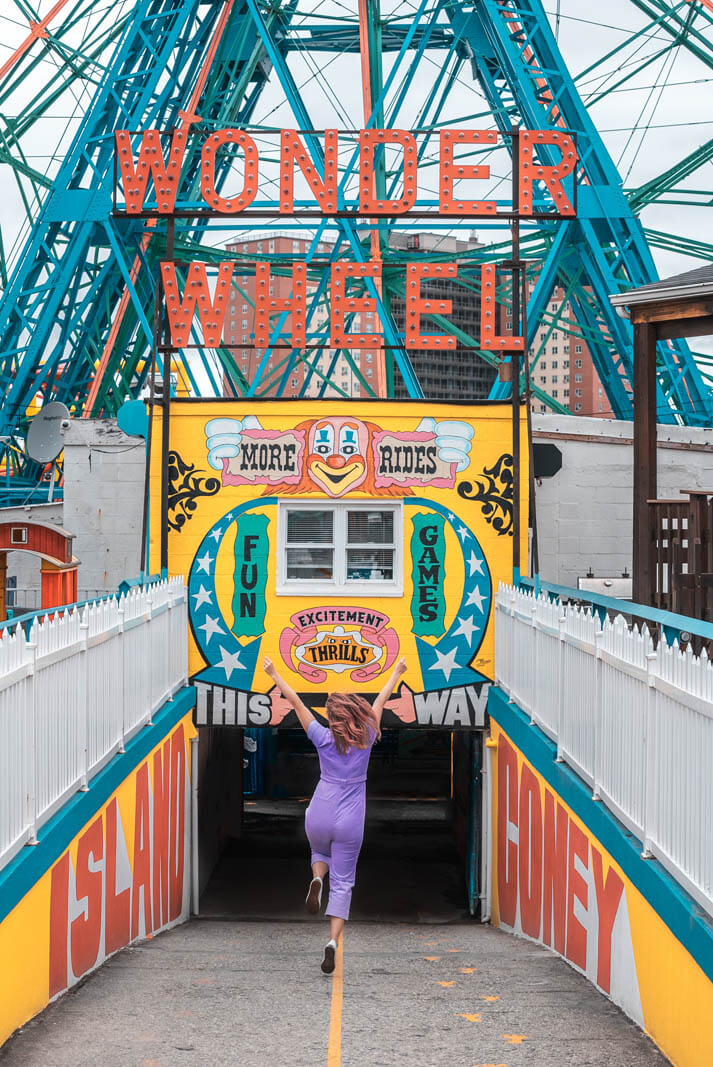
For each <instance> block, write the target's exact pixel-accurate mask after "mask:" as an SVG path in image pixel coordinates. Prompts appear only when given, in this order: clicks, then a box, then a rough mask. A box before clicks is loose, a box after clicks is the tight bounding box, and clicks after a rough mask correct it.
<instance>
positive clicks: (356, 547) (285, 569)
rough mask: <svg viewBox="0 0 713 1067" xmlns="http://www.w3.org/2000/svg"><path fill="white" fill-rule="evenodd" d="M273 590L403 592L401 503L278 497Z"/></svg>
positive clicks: (345, 593) (281, 592) (284, 592)
mask: <svg viewBox="0 0 713 1067" xmlns="http://www.w3.org/2000/svg"><path fill="white" fill-rule="evenodd" d="M277 543H278V561H277V593H278V595H282V596H286V595H291V596H294V595H295V594H298V593H307V592H309V593H319V594H320V595H322V596H393V597H396V596H401V595H402V594H403V562H402V557H403V505H402V503H401V501H397V502H394V503H388V504H385V503H384V502H383V501H381V500H379V501H375V500H358V501H348V502H347V501H334V502H327V501H324V500H299V501H297V500H289V501H288V500H281V501H279V503H278V509H277Z"/></svg>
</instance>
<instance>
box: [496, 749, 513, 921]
mask: <svg viewBox="0 0 713 1067" xmlns="http://www.w3.org/2000/svg"><path fill="white" fill-rule="evenodd" d="M509 823H512V824H513V825H514V826H517V756H516V755H515V750H514V749H513V747H512V745H510V743H509V742H508V741H507V740H506V739H505V736H504V735H503V734H500V736H499V738H498V908H499V911H500V919H501V921H502V922H504V923H505V924H506V925H507V926H514V925H515V917H516V915H517V845H516V844H515V842H514V841H510V840H508V824H509Z"/></svg>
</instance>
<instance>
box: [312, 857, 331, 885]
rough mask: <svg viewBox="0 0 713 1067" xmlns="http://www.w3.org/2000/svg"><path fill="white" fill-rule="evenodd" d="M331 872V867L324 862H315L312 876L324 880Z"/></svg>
mask: <svg viewBox="0 0 713 1067" xmlns="http://www.w3.org/2000/svg"><path fill="white" fill-rule="evenodd" d="M328 871H329V865H328V864H326V863H325V862H324V860H315V861H314V862H313V864H312V876H313V877H314V878H321V879H322V880H324V876H325V875H326V874H327V872H328Z"/></svg>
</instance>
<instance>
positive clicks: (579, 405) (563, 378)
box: [507, 282, 614, 419]
mask: <svg viewBox="0 0 713 1067" xmlns="http://www.w3.org/2000/svg"><path fill="white" fill-rule="evenodd" d="M533 288H534V282H532V283H530V290H531V291H532V289H533ZM563 303H564V290H563V289H561V288H557V289H555V291H554V292H553V294H552V296H551V297H550V302H549V306H548V316H547V318H548V319H549V318H550V317H551V316H555V317H556V316H558V322H559V323H562V324H563V325H564V324H565V323H571V324H572V328H573V330H574V331H575V332H574V333H570V332H569V330H567V329H563V328H562V326H558V327H557V328H556V329H550V326H549V325H548V322H547V320H545V321H544V322H543V324H542V326H541V328H540V329H539V330H538V333H537V339H536V341H535V344H534V345H533V347H532V348H531V349H530V367H531V372H530V375H531V377H530V380H531V382H532V385H533V386H540V387H541V388H542V389H544V390H545V391H546V392H547V393H549V394H550V396H551V397H552V398H553V400H558V401H559V403H560V404H562V405H563V406H564V407H566V408H569V410H570V411H571V412H572V413H573V414H575V415H590V416H595V417H597V418H600V419H611V418H613V417H614V413H613V411H612V409H611V405H610V404H609V400H608V398H607V395H606V393H605V391H604V388H603V386H602V383H601V381H600V379H599V375H598V374H597V372H596V369H595V367H594V363H593V361H592V356H591V353H590V351H589V348H588V346H587V345H586V343H585V342H584V341H583V340H582V339H581V338H578V337H577V333H576V330H577V327H576V320H575V317H574V313H573V311H572V308H571V306H570V305H569V304H566V305H565V306H564V307H563V306H562V305H563ZM507 325H508V326H509V327H511V326H512V322H511V321H510V320H508V322H507ZM538 352H539V353H540V356H539V359H537V362H536V363H535V362H534V360H535V358H536V357H537V353H538ZM532 410H533V411H539V412H547V411H551V410H552V409H551V408H550V407H548V405H546V404H544V403H543V402H542V401H541V400H540V399H539V398H538V397H537V396H535V397H534V398H533V402H532Z"/></svg>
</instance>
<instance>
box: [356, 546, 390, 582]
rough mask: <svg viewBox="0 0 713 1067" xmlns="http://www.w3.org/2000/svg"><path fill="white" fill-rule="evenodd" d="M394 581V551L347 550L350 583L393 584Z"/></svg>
mask: <svg viewBox="0 0 713 1067" xmlns="http://www.w3.org/2000/svg"><path fill="white" fill-rule="evenodd" d="M393 580H394V553H393V549H383V548H366V549H365V548H348V549H347V581H348V582H392V581H393Z"/></svg>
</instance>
